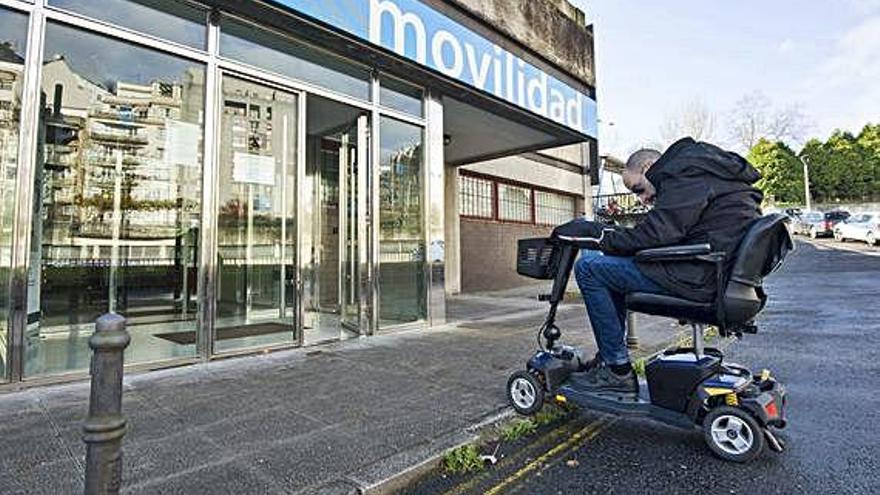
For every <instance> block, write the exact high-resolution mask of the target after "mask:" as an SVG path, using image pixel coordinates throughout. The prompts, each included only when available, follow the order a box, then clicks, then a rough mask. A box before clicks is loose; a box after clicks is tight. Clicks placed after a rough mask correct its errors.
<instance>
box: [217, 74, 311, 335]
mask: <svg viewBox="0 0 880 495" xmlns="http://www.w3.org/2000/svg"><path fill="white" fill-rule="evenodd" d="M222 81H223V82H222V89H223V91H222V102H221V115H222V117H221V129H220V134H219V142H220V164H219V170H218V173H219V187H218V196H219V197H218V212H217V242H218V246H217V271H218V274H217V318H216V323H215V336H214V349H215V351H217V352H226V351H233V350H238V349H244V348H253V347H268V346H274V345H283V344H292V343H294V342H295V336H296V332H295V306H296V305H295V304H294V303H295V297H296V294H295V293H296V286H295V284H294V283H293V281H294V280H295V275H296V273H295V269H296V265H295V263H294V260H295V253H296V242H295V239H296V237H295V235H296V231H295V225H296V222H295V220H296V216H295V215H296V194H295V193H296V175H297V145H298V143H297V128H298V126H297V122H298V118H299V115H298V107H297V105H298V98H299V95H297V94H296V93H293V92H288V91H283V90H280V89H276V88H273V87H270V86H265V85H262V84H258V83H255V82H250V81H246V80H243V79H239V78H236V77H233V76H229V75H224V76H223V80H222Z"/></svg>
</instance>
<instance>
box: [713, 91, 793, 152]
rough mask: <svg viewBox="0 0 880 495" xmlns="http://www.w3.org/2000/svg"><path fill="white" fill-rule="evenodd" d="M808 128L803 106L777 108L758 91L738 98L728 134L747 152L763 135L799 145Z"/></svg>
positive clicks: (731, 116) (770, 138)
mask: <svg viewBox="0 0 880 495" xmlns="http://www.w3.org/2000/svg"><path fill="white" fill-rule="evenodd" d="M809 127H810V126H809V124H808V123H807V118H806V116H804V114H803V112H801V110H800V106H798V105H796V104H792V105H789V106H788V107H786V108H783V109H781V110H774V109H773V105H772V103H771V102H770V99H769V98H767V96H765V95H764V94H763V93H760V92H755V93H751V94H747V95H745V96H743V97H742V98H740V99H739V100H737V102H736V104H735V106H734V108H733V111H732V112H731V113H730V116H729V121H728V134H729V137H730V139H731V141H733V146H735V147H737V148H739V151H742V152H748V150H750V149H751V148H752V147H753V146H754V145H755V144H756V143H757V142H758V140H760V139H761V138H767V139H769V140H771V141H785V142H788V143H789V144H798V143H800V142H801V140H803V138H804V136H805V135H806V132H807V130H809Z"/></svg>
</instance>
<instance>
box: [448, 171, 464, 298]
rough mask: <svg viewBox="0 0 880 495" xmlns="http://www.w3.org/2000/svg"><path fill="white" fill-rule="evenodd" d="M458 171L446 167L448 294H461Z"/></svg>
mask: <svg viewBox="0 0 880 495" xmlns="http://www.w3.org/2000/svg"><path fill="white" fill-rule="evenodd" d="M458 186H459V184H458V169H457V168H455V167H446V184H445V191H444V195H445V198H446V229H445V230H446V293H447V294H458V293H460V292H461V218H459V216H458V211H459V210H458V208H459V205H458V200H459V196H458V194H459V191H458Z"/></svg>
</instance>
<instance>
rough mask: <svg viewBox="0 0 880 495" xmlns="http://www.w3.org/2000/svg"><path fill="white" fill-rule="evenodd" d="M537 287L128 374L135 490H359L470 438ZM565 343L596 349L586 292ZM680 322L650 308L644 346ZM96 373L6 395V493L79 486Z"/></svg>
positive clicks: (130, 479) (496, 407)
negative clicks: (407, 321) (376, 332)
mask: <svg viewBox="0 0 880 495" xmlns="http://www.w3.org/2000/svg"><path fill="white" fill-rule="evenodd" d="M534 292H535V290H534V289H529V290H528V295H529V296H527V295H526V292H525V291H519V292H517V291H513V292H508V293H502V294H495V295H492V294H489V295H480V296H463V297H460V298H455V299H453V300H452V301H451V303H450V308H449V310H450V314H451V315H452V317H453V319H454V320H457V321H455V322H454V323H452V324H450V325H447V326H445V327H442V328H439V329H433V330H421V331H412V332H408V333H399V334H393V335H380V336H376V337H370V338H361V339H355V340H351V341H346V342H340V343H337V344H332V345H325V346H320V347H311V348H303V349H296V350H290V351H282V352H276V353H272V354H263V355H258V356H252V357H245V358H236V359H229V360H223V361H214V362H209V363H203V364H198V365H194V366H189V367H185V368H178V369H171V370H163V371H155V372H151V373H145V374H140V375H131V376H128V377H126V379H125V396H124V400H123V409H124V412H125V414H126V415H127V417H128V422H129V423H128V424H129V432H128V434H127V435H126V437H125V439H124V449H123V451H124V471H123V491H124V492H125V493H169V494H171V493H174V494H178V493H179V494H187V495H189V494H196V493H211V494H221V493H236V494H243V493H356V491H357V490H363V489H365V488H367V487H371V486H376V485H377V484H380V483H381V482H382V480H383V479H386V478H387V477H388V476H390V475H393V474H395V473H396V472H399V471H401V470H403V469H406V468H407V467H409V466H411V465H413V464H416V463H418V462H419V461H421V460H423V459H425V458H427V457H428V456H430V455H434V454H436V453H437V452H440V451H442V450H445V449H446V448H448V447H450V446H452V445H455V444H457V443H459V442H461V441H463V439H467V438H468V435H469V434H468V428H469V427H471V426H473V425H475V424H477V423H480V422H483V421H485V420H486V419H487V418H491V417H493V416H497V415H498V414H499V413H502V412H504V411H505V410H506V408H507V404H506V399H505V393H504V385H505V384H506V380H507V376H508V374H509V373H510V372H512V371H513V370H515V369H518V368H520V367H522V366H523V364H524V362H525V359H526V358H527V357H528V355H529V354H530V353H531V352H533V351H534V348H535V335H534V333H535V331H536V329H537V326H538V325H539V324H540V322H541V321H542V319H543V317H544V313H543V311H544V309H545V308H546V306H545V304H538V303H534V302H527V301H529V300H531V301H534V300H533V294H534ZM558 322H559V326H560V328H562V330H563V332H564V333H565V340H566V342H569V343H573V344H577V345H585V347H587V351H586V352H594V351H591V349H594V347H593V344H592V337H591V336H590V333H589V330H588V329H587V328H585V314H584V310H583V307H582V305H580V304H577V303H572V304H566V305H564V306H562V307H561V309H560V313H559V318H558ZM677 330H678V327H677V326H675V325H674V324H673V323H672V322H671V321H670V320H665V319H660V320H657V319H649V318H647V317H642V318H640V327H639V336H640V338H641V341H642V345H643V347H655V346H657V345H659V344H660V343H662V342H665V341H668V340H669V339H671V338H672V337H673V336H674V335H675V333H676V332H677ZM88 392H89V391H88V384H87V383H75V384H69V385H61V386H54V387H47V388H36V389H30V390H25V391H22V392H16V393H10V394H6V395H2V396H0V411H2V412H0V439H2V440H0V493H3V494H18V493H21V494H24V493H27V494H34V493H46V494H53V495H58V494H67V493H82V478H81V477H82V473H83V469H82V463H83V459H84V457H85V447H84V444H83V443H82V441H81V439H80V432H81V425H82V421H83V419H84V417H85V413H86V410H87V399H88Z"/></svg>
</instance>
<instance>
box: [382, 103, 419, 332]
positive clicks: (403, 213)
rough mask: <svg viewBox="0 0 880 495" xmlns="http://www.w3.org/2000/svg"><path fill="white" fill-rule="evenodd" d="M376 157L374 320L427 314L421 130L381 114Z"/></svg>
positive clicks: (402, 320) (408, 318)
mask: <svg viewBox="0 0 880 495" xmlns="http://www.w3.org/2000/svg"><path fill="white" fill-rule="evenodd" d="M379 137H380V161H379V292H380V294H379V319H380V321H379V325H380V326H388V325H394V324H399V323H406V322H411V321H417V320H422V319H425V318H426V317H427V314H428V312H427V307H426V303H427V301H426V294H427V293H426V280H425V241H424V240H425V231H424V215H423V214H422V212H423V202H422V192H423V191H422V190H423V181H422V167H423V166H424V163H423V158H422V155H423V153H422V149H423V146H422V129H421V128H420V127H417V126H414V125H411V124H406V123H403V122H400V121H397V120H393V119H390V118H387V117H383V118H382V119H381V121H380V128H379Z"/></svg>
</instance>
